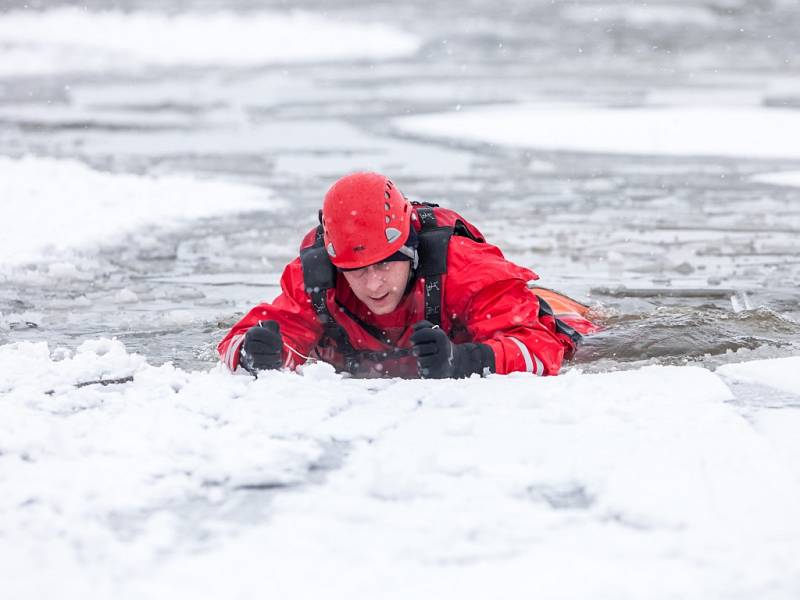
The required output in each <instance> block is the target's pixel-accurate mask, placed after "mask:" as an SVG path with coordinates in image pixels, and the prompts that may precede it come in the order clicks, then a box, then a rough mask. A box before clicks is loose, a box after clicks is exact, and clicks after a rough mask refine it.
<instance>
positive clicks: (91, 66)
mask: <svg viewBox="0 0 800 600" xmlns="http://www.w3.org/2000/svg"><path fill="white" fill-rule="evenodd" d="M419 45H420V42H419V40H418V39H417V38H415V37H414V36H412V35H410V34H407V33H404V32H401V31H398V30H397V29H394V28H391V27H388V26H386V25H380V24H376V23H363V22H362V23H355V22H343V21H340V20H335V19H331V18H329V17H325V16H322V15H316V14H312V13H306V12H300V11H295V12H277V11H275V12H267V11H256V12H252V13H249V14H248V13H233V12H226V11H217V12H213V11H212V12H200V11H198V12H185V13H177V14H166V13H159V12H155V11H134V12H122V11H114V10H108V11H98V12H93V11H88V10H84V9H81V8H53V9H49V10H43V11H34V10H25V11H21V10H17V11H10V12H4V13H0V48H2V52H3V61H2V64H0V76H2V75H6V76H8V75H42V74H47V73H58V72H66V71H79V72H85V71H89V72H92V71H106V70H114V71H119V70H122V71H125V70H138V69H140V68H142V67H145V66H150V67H152V66H162V67H170V66H182V65H186V66H206V65H220V66H226V67H248V66H257V65H262V64H268V63H297V62H306V61H310V62H315V61H335V60H346V59H365V60H375V59H386V58H392V57H396V56H403V55H407V54H411V53H413V52H415V51H416V50H417V48H418V47H419Z"/></svg>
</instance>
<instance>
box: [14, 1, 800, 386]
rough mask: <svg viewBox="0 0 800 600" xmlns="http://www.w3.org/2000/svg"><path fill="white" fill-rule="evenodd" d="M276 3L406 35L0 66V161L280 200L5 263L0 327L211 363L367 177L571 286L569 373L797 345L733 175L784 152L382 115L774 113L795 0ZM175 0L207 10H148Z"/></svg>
mask: <svg viewBox="0 0 800 600" xmlns="http://www.w3.org/2000/svg"><path fill="white" fill-rule="evenodd" d="M42 6H44V7H47V8H53V7H54V6H56V5H55V4H54V3H46V4H42ZM114 6H117V7H119V8H122V9H125V10H138V9H158V10H163V7H164V5H163V3H152V2H118V3H115V4H114ZM224 6H225V8H226V9H230V10H233V9H231V4H230V3H226V4H225V5H224ZM108 7H109V5H108V3H97V5H96V6H95V5H93V3H89V5H88V8H89V9H90V10H93V9H99V8H108ZM237 7H238V8H236V9H235V10H237V11H240V12H241V13H243V14H246V13H247V12H248V11H253V10H255V9H263V8H269V7H272V8H275V9H276V10H279V11H284V10H286V8H287V6H286V3H284V2H270V3H249V2H239V3H237ZM291 7H292V8H302V9H308V10H311V11H316V12H320V11H323V12H324V13H325V14H326V15H327V16H329V17H332V18H337V19H338V18H341V19H349V20H359V19H361V20H369V21H372V22H375V23H383V24H388V25H391V26H393V27H396V28H398V29H399V30H403V31H406V32H407V33H409V34H411V35H413V36H417V37H418V38H419V39H421V47H420V49H419V50H418V51H417V52H414V53H412V54H410V55H409V56H407V57H404V58H395V59H391V58H390V59H385V60H363V59H359V60H348V59H338V60H333V61H320V60H310V61H305V62H301V63H297V64H295V63H292V64H263V65H255V66H254V65H252V64H247V65H245V66H241V67H237V66H236V64H232V65H227V66H225V67H224V68H223V67H214V66H210V67H204V66H197V65H194V66H186V65H183V64H180V61H178V64H174V65H171V64H169V62H168V61H165V62H164V64H162V65H160V66H158V67H151V68H135V69H132V68H127V67H120V68H119V69H113V68H112V69H109V68H108V67H107V66H105V67H103V68H102V69H101V70H100V71H91V70H89V71H83V72H81V70H80V69H77V70H75V69H74V68H73V69H71V70H69V72H54V73H48V74H45V75H37V74H29V75H20V74H16V75H14V76H7V77H3V78H0V153H2V154H4V155H9V156H21V155H25V154H36V155H46V156H54V157H62V158H78V159H79V160H82V161H84V162H86V163H87V164H89V165H92V166H94V167H96V168H99V169H102V170H110V171H112V172H132V173H140V174H172V173H190V174H197V175H201V176H203V177H210V178H216V179H222V180H229V181H237V182H247V183H252V184H255V185H257V186H263V187H265V188H268V189H270V190H272V191H273V193H274V194H275V196H276V197H278V198H282V199H285V200H287V201H288V203H287V208H286V209H285V210H282V211H279V212H278V213H273V212H270V213H260V212H250V213H247V214H243V215H237V216H226V217H221V218H218V219H211V220H202V221H198V222H196V223H195V224H194V225H192V226H187V227H184V228H183V229H181V230H179V231H177V232H176V231H174V230H173V231H159V230H158V228H156V229H154V230H152V231H148V232H146V233H144V232H143V233H142V234H141V235H135V236H132V237H126V238H124V239H120V240H119V243H118V244H112V245H110V246H107V247H105V248H104V249H103V251H102V252H100V253H99V254H98V253H97V252H95V251H87V252H85V253H83V254H81V253H78V254H77V255H76V256H74V257H73V258H72V259H70V264H69V265H68V266H67V267H66V268H55V269H54V268H53V267H52V265H30V267H29V268H27V269H17V270H15V271H13V272H10V273H9V274H7V275H6V276H5V280H3V281H2V288H1V290H0V314H1V315H2V320H0V342H7V341H18V340H35V341H38V340H46V341H48V342H51V344H54V345H66V346H69V347H74V346H76V345H78V344H79V343H80V342H81V341H82V340H84V339H87V338H91V337H96V336H116V337H118V338H120V339H121V340H123V341H124V343H125V345H126V347H127V348H128V349H129V350H131V351H137V352H141V353H142V354H144V355H145V356H147V357H148V358H149V359H150V360H151V361H152V362H154V363H156V364H158V363H161V362H165V361H173V362H175V363H176V364H177V365H179V366H182V367H188V368H196V367H203V366H207V365H210V364H212V363H213V362H214V361H215V360H216V355H215V352H214V345H215V343H216V341H217V340H218V339H219V338H220V337H221V336H222V335H223V334H224V332H225V330H226V328H228V327H229V326H230V325H231V324H232V323H233V322H235V320H236V319H237V317H238V316H239V315H240V314H241V313H242V311H244V310H245V309H246V308H247V307H249V306H251V305H252V304H254V303H256V302H257V301H259V300H264V299H270V298H271V297H272V296H274V294H275V293H276V290H277V288H276V284H277V279H278V276H279V273H280V271H281V269H282V267H283V265H284V264H285V263H286V262H288V261H289V260H290V259H291V258H292V257H293V256H294V255H295V252H296V250H297V244H298V242H299V240H300V238H301V237H302V235H303V233H305V231H307V230H308V229H309V228H310V227H311V226H313V225H314V220H315V215H316V210H317V208H318V207H319V205H320V202H321V197H322V195H323V194H324V191H325V190H326V189H327V187H328V185H330V183H331V182H332V181H334V180H335V179H336V178H337V177H339V176H340V175H342V174H343V173H346V172H348V171H351V170H355V169H376V170H380V171H383V172H385V173H387V174H390V175H391V176H392V177H393V178H394V179H395V180H396V181H397V182H398V184H399V185H401V186H402V189H403V190H404V191H405V193H406V194H407V195H408V196H409V197H411V198H412V199H418V200H426V201H433V202H438V203H441V204H443V205H446V206H451V207H453V208H456V209H457V210H459V211H461V212H463V214H464V215H465V216H467V217H468V218H470V219H471V220H473V221H474V222H475V223H476V224H477V225H478V226H479V227H481V229H482V230H483V231H484V233H485V234H486V235H487V236H488V237H489V239H490V240H491V241H493V242H496V243H497V244H498V245H500V246H501V247H502V248H503V249H504V251H505V252H506V253H507V255H508V256H509V257H511V258H512V259H514V260H516V261H518V262H520V263H522V264H525V265H528V266H530V267H531V268H533V269H534V270H536V271H537V272H539V274H540V275H541V276H542V282H541V283H542V284H543V285H546V286H549V287H553V288H555V289H560V290H564V291H566V292H568V293H570V294H572V295H574V296H575V297H577V298H579V299H582V300H585V301H587V302H588V303H590V304H591V305H592V306H593V307H594V308H595V311H596V314H597V315H598V318H599V319H600V320H601V321H602V322H603V323H604V324H605V325H606V326H607V330H606V331H605V332H604V333H602V334H600V335H598V336H596V337H595V338H593V339H592V340H589V341H588V342H587V344H586V345H585V347H584V348H583V349H582V351H581V353H580V354H579V356H578V359H577V361H578V363H579V364H580V365H581V366H582V368H584V369H585V370H606V369H609V368H612V369H613V368H620V367H625V366H627V365H640V364H642V363H647V362H654V363H661V364H682V363H684V362H686V361H701V362H704V363H706V364H710V365H716V364H719V363H722V362H726V361H727V360H729V358H726V357H735V358H736V360H741V358H742V357H756V358H758V357H771V356H782V355H785V354H792V353H796V351H797V348H798V339H800V335H799V334H800V308H799V307H798V301H797V298H798V296H797V287H798V283H800V259H799V258H798V256H800V241H799V240H800V236H798V232H800V203H799V202H798V201H799V200H800V191H798V189H797V188H791V187H779V186H775V185H768V184H765V183H758V182H756V181H755V180H754V179H752V177H753V176H754V175H758V174H762V173H771V172H778V171H792V170H798V169H800V163H799V162H797V161H792V160H789V159H787V160H778V159H776V160H769V161H763V160H762V161H757V160H748V159H731V158H726V159H714V158H703V159H695V158H692V157H646V156H645V157H642V156H639V157H628V156H618V155H611V154H608V155H604V154H598V153H594V154H576V153H567V152H556V151H537V150H533V149H509V148H502V147H499V146H493V145H490V144H480V143H466V142H455V141H452V140H451V141H441V140H431V139H428V138H426V137H422V136H416V135H412V134H409V133H405V132H404V131H403V130H401V129H400V128H398V127H396V126H395V125H394V122H393V119H394V118H396V117H402V116H408V115H415V114H425V113H437V112H449V111H453V110H466V109H468V108H470V107H474V106H480V105H484V104H498V103H513V102H518V101H528V102H531V101H533V102H541V103H575V102H578V103H593V104H596V105H602V106H615V107H636V106H644V105H648V106H658V105H664V104H666V105H669V104H687V103H688V104H691V103H693V102H697V101H698V99H704V101H705V102H706V103H708V102H711V103H712V104H713V103H719V104H720V105H748V106H749V105H755V106H780V107H790V108H795V107H798V106H800V83H798V81H797V77H798V64H797V62H796V61H797V58H796V57H797V46H796V44H797V42H796V36H795V34H794V32H796V31H797V30H798V29H797V28H798V27H800V15H798V13H799V12H800V11H798V10H797V7H796V4H795V3H794V2H788V1H787V2H780V1H777V0H776V1H767V0H764V1H761V2H744V1H737V0H724V1H723V0H716V1H708V2H675V1H673V2H666V3H663V4H659V5H657V6H652V7H648V5H646V4H641V5H639V4H636V5H634V4H632V3H621V2H602V3H599V2H583V3H566V2H549V1H548V2H529V1H525V2H522V1H519V2H515V1H506V2H500V3H492V4H491V6H489V5H487V4H486V3H483V2H434V3H429V2H407V3H402V5H400V6H397V5H396V4H395V3H375V2H370V3H362V2H354V1H351V2H345V3H337V4H336V5H335V6H331V5H329V3H320V2H313V1H306V2H293V3H292V4H291ZM0 8H8V9H13V8H16V3H12V2H4V3H0ZM187 9H197V10H201V11H203V10H214V9H215V6H214V5H213V4H212V3H208V2H203V3H191V2H174V3H172V4H171V5H170V6H169V7H168V10H169V11H171V12H180V11H184V10H187ZM0 18H2V14H0ZM7 66H8V65H7ZM709 99H710V100H709ZM590 134H591V132H587V135H590ZM12 226H13V225H12Z"/></svg>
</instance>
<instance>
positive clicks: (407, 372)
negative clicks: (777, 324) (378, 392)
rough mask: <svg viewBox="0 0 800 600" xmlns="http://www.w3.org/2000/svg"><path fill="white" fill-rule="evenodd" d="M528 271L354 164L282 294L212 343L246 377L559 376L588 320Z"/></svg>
mask: <svg viewBox="0 0 800 600" xmlns="http://www.w3.org/2000/svg"><path fill="white" fill-rule="evenodd" d="M535 279H538V276H537V275H536V274H535V273H533V272H532V271H530V270H528V269H526V268H524V267H520V266H518V265H515V264H513V263H511V262H509V261H507V260H506V259H505V258H504V257H503V254H502V252H501V251H500V250H499V249H498V248H497V247H496V246H493V245H491V244H489V243H487V242H486V241H485V240H484V238H483V235H481V233H480V231H478V229H477V228H475V227H474V226H473V225H472V224H470V223H469V222H467V221H466V220H465V219H463V218H462V217H461V216H460V215H458V214H457V213H455V212H453V211H451V210H448V209H444V208H439V207H438V206H436V205H430V204H420V203H410V202H409V201H408V200H406V198H405V197H404V196H403V195H402V194H401V193H400V191H399V190H398V189H397V186H395V185H394V184H393V183H392V181H391V180H389V179H388V178H387V177H385V176H383V175H379V174H377V173H354V174H351V175H348V176H346V177H343V178H342V179H340V180H339V181H337V182H336V183H335V184H334V185H333V187H331V189H330V190H329V191H328V193H327V194H326V196H325V200H324V202H323V206H322V211H321V213H320V225H319V227H317V228H316V229H314V230H312V231H310V232H309V233H308V234H307V235H306V237H305V238H304V240H303V242H302V244H301V248H300V256H299V257H298V258H297V259H295V260H294V261H292V262H291V263H290V264H289V265H287V266H286V268H285V270H284V272H283V276H282V278H281V289H282V292H281V294H280V295H279V296H278V297H277V298H275V300H274V301H273V302H272V303H264V304H259V305H258V306H256V307H254V308H253V309H252V310H250V312H248V313H247V315H245V317H244V318H243V319H242V320H241V321H239V322H238V323H237V324H236V325H235V326H234V327H233V329H231V331H230V332H229V333H228V335H227V336H226V337H225V338H224V339H223V340H222V342H221V343H220V344H219V347H218V350H219V353H220V356H221V357H222V359H223V361H224V362H225V363H226V364H227V365H228V366H229V367H230V368H231V369H232V370H235V369H236V368H237V367H239V366H241V367H243V368H244V369H246V370H247V371H249V372H251V373H253V374H255V373H256V372H257V371H259V370H264V369H279V368H290V369H292V368H295V367H296V366H297V365H300V364H302V363H304V362H305V361H307V360H309V359H316V360H323V361H326V362H329V363H331V364H332V365H334V366H335V367H336V368H337V370H339V371H343V372H349V373H351V374H353V375H354V376H360V377H377V376H383V377H423V378H448V377H451V378H462V377H469V376H470V375H473V374H479V375H485V374H488V373H511V372H514V371H527V372H530V373H534V374H536V375H555V374H557V373H558V371H559V369H560V368H561V364H562V361H563V360H564V358H565V357H566V358H569V357H570V356H571V355H572V354H573V352H574V351H575V348H576V344H577V343H578V341H579V340H580V338H581V333H587V332H588V331H591V330H592V329H593V325H592V324H591V323H590V322H589V321H586V320H582V319H580V318H578V319H577V320H576V321H571V322H565V321H564V320H562V319H560V318H557V315H555V314H554V313H553V311H552V309H551V308H550V306H549V305H548V304H547V302H546V301H545V300H544V299H541V298H539V297H538V296H537V295H536V294H535V293H533V291H531V290H530V289H529V287H528V282H530V281H533V280H535Z"/></svg>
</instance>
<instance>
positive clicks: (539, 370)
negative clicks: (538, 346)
mask: <svg viewBox="0 0 800 600" xmlns="http://www.w3.org/2000/svg"><path fill="white" fill-rule="evenodd" d="M508 339H510V340H511V341H512V342H514V343H515V344H516V345H517V348H519V351H520V353H521V354H522V358H523V359H524V360H525V370H526V371H527V372H528V373H533V374H535V375H543V374H544V365H543V364H542V361H541V360H539V358H538V357H537V356H536V355H535V354H533V355H532V354H531V353H530V350H528V347H527V346H526V345H525V344H523V343H522V342H520V341H519V340H518V339H517V338H515V337H511V336H508ZM534 363H535V364H534Z"/></svg>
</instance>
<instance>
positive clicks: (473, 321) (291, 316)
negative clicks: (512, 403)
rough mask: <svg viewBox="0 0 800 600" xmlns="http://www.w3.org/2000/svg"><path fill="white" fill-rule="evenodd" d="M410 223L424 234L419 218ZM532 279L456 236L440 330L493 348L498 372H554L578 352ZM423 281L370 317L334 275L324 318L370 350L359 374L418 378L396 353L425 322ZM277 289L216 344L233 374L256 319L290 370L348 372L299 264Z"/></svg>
mask: <svg viewBox="0 0 800 600" xmlns="http://www.w3.org/2000/svg"><path fill="white" fill-rule="evenodd" d="M416 210H417V207H415V208H414V211H415V212H416ZM434 211H435V214H436V216H437V219H438V221H439V224H440V225H442V224H448V225H452V224H453V223H454V222H455V221H456V219H460V217H459V216H458V215H457V214H456V213H455V212H453V211H450V210H447V209H442V208H435V209H434ZM412 223H413V225H414V227H415V228H416V229H417V230H419V229H420V221H419V219H418V218H415V219H413V220H412ZM470 228H471V229H472V230H473V231H475V232H477V229H475V228H474V227H472V226H470ZM314 233H315V232H314V231H311V232H309V234H308V235H306V237H305V239H304V240H303V244H302V245H301V248H304V247H308V246H310V245H311V244H312V242H313V240H314ZM478 235H479V236H480V232H478ZM480 237H482V236H480ZM534 279H538V276H537V275H536V274H535V273H534V272H533V271H530V270H529V269H526V268H523V267H520V266H517V265H515V264H513V263H511V262H509V261H507V260H506V259H505V258H504V257H503V253H502V252H501V251H500V249H499V248H497V247H496V246H493V245H491V244H488V243H485V242H477V241H473V240H472V239H470V238H468V237H462V236H458V235H454V236H453V237H452V238H450V243H449V246H448V249H447V272H446V273H445V274H443V275H441V286H442V292H441V300H442V310H441V327H442V329H443V330H444V331H445V332H447V333H448V334H449V336H450V338H451V339H452V341H453V342H455V343H457V344H458V343H464V342H477V343H483V344H487V345H488V346H489V347H490V348H491V349H492V351H493V352H494V358H495V371H496V372H497V373H511V372H514V371H527V372H531V373H535V374H537V375H555V374H557V373H558V371H559V369H560V368H561V363H562V361H563V359H564V358H565V356H566V357H567V358H569V357H570V356H571V355H572V353H573V352H574V351H575V343H574V342H573V340H572V339H570V337H569V336H567V335H565V334H563V333H560V332H557V331H556V327H555V321H554V319H553V317H552V316H549V315H545V314H543V315H542V316H541V317H540V310H539V308H540V306H539V299H538V298H537V296H536V295H535V294H534V293H533V292H532V291H531V290H529V289H528V287H527V285H526V284H527V282H528V281H531V280H534ZM424 283H425V281H424V279H422V278H417V279H416V280H413V281H412V283H411V284H410V287H409V291H408V292H407V293H406V295H405V296H404V298H403V300H402V301H401V302H400V304H399V305H398V307H397V308H396V309H395V310H394V312H392V313H389V314H386V315H374V314H372V313H371V312H370V311H369V310H368V309H367V308H366V306H365V305H364V304H363V303H362V302H361V301H359V300H358V298H356V296H355V295H354V294H353V292H352V290H351V289H350V287H349V286H348V284H347V281H346V280H345V278H344V277H343V276H338V277H336V287H335V288H334V289H330V290H328V292H327V304H328V310H329V312H330V314H331V315H333V316H334V318H335V319H336V321H338V323H339V324H340V325H341V326H342V328H343V329H344V330H345V331H346V333H347V336H348V337H349V339H350V343H351V345H352V347H353V348H355V349H356V350H364V351H372V352H365V354H364V356H363V357H362V360H360V361H359V365H360V366H359V370H358V372H357V373H355V374H356V375H359V376H367V377H368V376H373V377H374V376H398V377H417V376H418V374H417V364H416V359H415V358H414V357H413V356H410V355H408V352H407V351H400V352H398V351H397V350H398V349H407V348H409V347H410V343H409V338H410V336H411V333H412V331H411V325H412V324H413V323H416V322H417V321H420V320H422V319H424V318H425V316H424V315H425V294H424ZM281 290H282V291H281V294H280V295H279V296H278V297H277V298H275V300H274V301H273V302H272V303H264V304H259V305H258V306H256V307H255V308H253V309H252V310H250V312H248V313H247V315H245V317H244V318H243V319H242V320H240V321H239V322H238V323H237V324H236V325H234V327H233V328H232V329H231V331H230V332H229V333H228V335H226V336H225V338H224V339H223V340H222V342H220V344H219V346H218V351H219V354H220V356H221V357H222V360H223V361H224V362H225V364H227V365H228V367H230V368H231V369H232V370H233V369H236V367H237V366H238V364H239V348H240V346H241V343H242V340H243V339H244V334H245V333H246V332H247V330H248V329H250V328H251V327H253V326H255V325H258V323H259V321H267V320H274V321H277V322H278V323H279V324H280V331H281V334H282V336H283V341H284V348H283V364H284V366H285V367H288V368H294V367H296V366H297V365H300V364H302V363H304V362H305V361H306V359H307V358H308V357H313V358H316V359H321V360H324V361H326V362H329V363H331V364H333V365H334V366H335V367H337V369H343V368H344V364H345V361H344V357H343V356H342V354H341V353H340V352H339V351H338V350H337V348H336V347H334V344H332V343H331V340H329V339H327V336H324V335H323V327H322V325H321V324H320V321H319V319H318V316H317V314H316V312H315V311H314V309H313V307H312V305H311V299H310V297H309V295H308V293H307V292H306V286H305V284H304V281H303V270H302V266H301V262H300V259H299V258H297V259H295V260H294V261H292V262H291V263H290V264H289V265H287V266H286V268H285V269H284V272H283V276H282V277H281ZM359 321H360V322H361V323H359ZM379 338H380V339H379Z"/></svg>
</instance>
